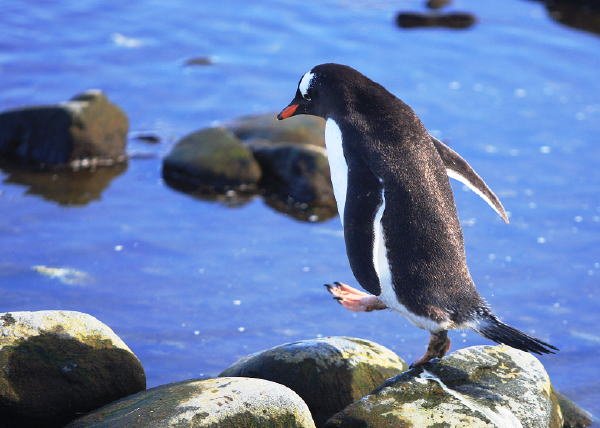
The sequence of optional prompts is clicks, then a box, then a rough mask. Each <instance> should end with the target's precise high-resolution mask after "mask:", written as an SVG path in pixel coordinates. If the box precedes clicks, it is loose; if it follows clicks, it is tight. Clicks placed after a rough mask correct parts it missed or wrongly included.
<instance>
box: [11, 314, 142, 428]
mask: <svg viewBox="0 0 600 428" xmlns="http://www.w3.org/2000/svg"><path fill="white" fill-rule="evenodd" d="M145 388H146V376H145V374H144V369H143V368H142V365H141V364H140V361H139V360H138V359H137V357H136V356H135V355H134V354H133V353H132V352H131V350H130V349H129V348H128V347H127V345H125V343H123V341H122V340H121V339H120V338H119V337H118V336H117V335H116V334H115V333H114V332H113V331H112V330H111V329H110V328H108V327H107V326H106V325H104V324H102V323H101V322H100V321H98V320H97V319H96V318H94V317H92V316H90V315H87V314H83V313H80V312H70V311H39V312H10V313H8V312H7V313H2V314H0V421H1V423H4V424H5V425H2V426H44V427H52V426H62V425H63V424H64V423H66V422H68V421H69V420H71V419H73V418H75V417H76V416H78V415H80V414H82V413H85V412H88V411H90V410H92V409H96V408H98V407H100V406H103V405H105V404H107V403H110V402H112V401H114V400H116V399H119V398H121V397H124V396H127V395H129V394H133V393H135V392H138V391H141V390H143V389H145Z"/></svg>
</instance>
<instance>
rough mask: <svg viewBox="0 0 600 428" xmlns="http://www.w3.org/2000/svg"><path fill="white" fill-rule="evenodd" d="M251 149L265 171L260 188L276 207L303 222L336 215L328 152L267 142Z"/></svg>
mask: <svg viewBox="0 0 600 428" xmlns="http://www.w3.org/2000/svg"><path fill="white" fill-rule="evenodd" d="M249 147H250V149H251V150H252V153H253V154H254V157H255V158H256V160H257V161H258V163H259V164H260V166H261V169H262V179H261V183H260V185H261V187H262V188H263V190H264V191H265V193H266V196H267V198H270V202H271V205H272V206H273V207H274V208H276V209H278V210H280V211H284V212H286V213H289V214H292V215H294V216H296V217H300V218H302V219H307V218H309V217H310V216H315V217H317V218H319V219H327V218H330V217H333V216H335V215H336V214H337V206H336V203H335V197H334V195H333V188H332V186H331V177H330V173H329V164H328V162H327V153H326V151H325V149H323V148H321V147H317V146H314V145H309V144H306V145H300V144H291V143H279V144H274V143H266V142H254V143H251V144H249Z"/></svg>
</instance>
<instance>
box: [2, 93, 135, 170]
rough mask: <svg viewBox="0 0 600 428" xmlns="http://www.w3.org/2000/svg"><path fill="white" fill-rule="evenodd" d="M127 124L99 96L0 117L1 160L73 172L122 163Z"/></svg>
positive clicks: (118, 111)
mask: <svg viewBox="0 0 600 428" xmlns="http://www.w3.org/2000/svg"><path fill="white" fill-rule="evenodd" d="M128 129H129V122H128V120H127V116H126V115H125V113H124V112H123V111H122V110H121V109H120V108H119V107H118V106H116V105H115V104H113V103H111V102H110V101H109V100H108V98H107V97H106V96H105V95H104V94H103V93H102V92H100V91H98V90H90V91H87V92H84V93H82V94H79V95H76V96H75V97H73V98H71V100H70V101H67V102H64V103H61V104H57V105H49V106H38V107H28V108H21V109H15V110H10V111H6V112H4V113H1V114H0V157H2V158H5V159H8V160H10V161H11V162H13V161H16V162H18V163H21V164H26V165H32V166H35V167H45V166H52V167H56V166H71V167H75V168H82V167H89V166H95V165H104V164H114V163H115V162H121V161H124V160H125V144H126V137H127V131H128Z"/></svg>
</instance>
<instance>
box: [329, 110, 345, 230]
mask: <svg viewBox="0 0 600 428" xmlns="http://www.w3.org/2000/svg"><path fill="white" fill-rule="evenodd" d="M325 146H326V147H327V158H328V160H329V171H330V173H331V184H333V194H334V196H335V202H336V204H337V207H338V213H339V214H340V221H341V222H342V226H343V225H344V207H345V206H346V191H347V189H348V165H347V164H346V158H345V157H344V149H343V146H342V131H341V130H340V127H339V126H338V125H337V123H335V121H334V120H333V119H327V122H325Z"/></svg>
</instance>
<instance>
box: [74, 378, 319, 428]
mask: <svg viewBox="0 0 600 428" xmlns="http://www.w3.org/2000/svg"><path fill="white" fill-rule="evenodd" d="M175 426H176V427H195V428H202V427H211V428H216V427H245V428H262V427H269V428H314V426H315V425H314V422H313V421H312V419H311V416H310V412H309V411H308V408H307V407H306V404H305V403H304V402H303V401H302V399H301V398H300V397H298V395H297V394H296V393H295V392H294V391H291V390H290V389H288V388H286V387H285V386H282V385H279V384H276V383H273V382H268V381H265V380H262V379H244V378H219V379H207V380H190V381H185V382H179V383H174V384H170V385H163V386H159V387H157V388H152V389H149V390H148V391H144V392H140V393H139V394H135V395H132V396H130V397H126V398H124V399H122V400H119V401H117V402H115V403H112V404H109V405H108V406H105V407H103V408H101V409H99V410H96V411H95V412H92V413H90V414H88V415H86V416H84V417H82V418H80V419H77V420H75V421H73V422H72V423H71V424H69V425H68V427H69V428H80V427H81V428H83V427H86V428H88V427H89V428H92V427H98V428H99V427H106V428H109V427H110V428H146V427H175Z"/></svg>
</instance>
